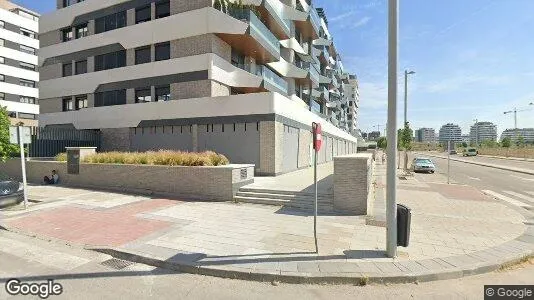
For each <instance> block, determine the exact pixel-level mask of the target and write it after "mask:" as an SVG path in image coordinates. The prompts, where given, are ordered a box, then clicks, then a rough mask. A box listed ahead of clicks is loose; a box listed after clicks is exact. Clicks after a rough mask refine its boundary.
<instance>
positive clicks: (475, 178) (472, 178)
mask: <svg viewBox="0 0 534 300" xmlns="http://www.w3.org/2000/svg"><path fill="white" fill-rule="evenodd" d="M467 177H469V179H471V180H478V181H480V178H477V177H471V176H467Z"/></svg>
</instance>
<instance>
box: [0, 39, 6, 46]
mask: <svg viewBox="0 0 534 300" xmlns="http://www.w3.org/2000/svg"><path fill="white" fill-rule="evenodd" d="M5 44H6V40H4V39H0V46H1V47H4V45H5Z"/></svg>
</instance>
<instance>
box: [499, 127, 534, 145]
mask: <svg viewBox="0 0 534 300" xmlns="http://www.w3.org/2000/svg"><path fill="white" fill-rule="evenodd" d="M517 136H522V137H523V141H525V143H534V128H517V131H516V130H515V129H506V130H505V131H503V133H502V134H501V141H502V140H503V139H504V138H506V137H508V138H510V139H511V140H512V142H516V140H517Z"/></svg>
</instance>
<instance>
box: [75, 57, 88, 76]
mask: <svg viewBox="0 0 534 300" xmlns="http://www.w3.org/2000/svg"><path fill="white" fill-rule="evenodd" d="M74 69H75V73H76V75H78V74H84V73H87V60H81V61H77V62H76V65H75V67H74Z"/></svg>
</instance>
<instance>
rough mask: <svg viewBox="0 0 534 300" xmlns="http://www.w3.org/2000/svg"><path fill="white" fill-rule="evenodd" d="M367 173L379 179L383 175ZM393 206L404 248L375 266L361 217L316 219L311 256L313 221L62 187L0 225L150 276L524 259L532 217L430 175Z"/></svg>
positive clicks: (376, 277) (374, 244)
mask: <svg viewBox="0 0 534 300" xmlns="http://www.w3.org/2000/svg"><path fill="white" fill-rule="evenodd" d="M377 172H378V174H382V175H379V176H383V175H384V174H385V172H384V165H380V164H379V165H377ZM429 178H432V179H433V180H429ZM379 180H382V179H379V178H377V182H378V181H379ZM377 185H378V186H379V188H381V189H383V188H384V187H383V186H382V185H379V184H378V183H377ZM377 195H384V193H383V192H380V193H377ZM398 197H399V202H400V203H404V204H406V205H408V206H409V207H410V208H411V209H412V214H413V215H412V230H411V240H410V246H409V247H407V248H399V257H397V258H395V259H391V258H387V257H385V253H384V248H385V236H386V230H385V228H384V227H381V226H372V225H366V221H365V218H364V217H355V216H321V217H319V219H318V236H319V253H318V254H316V253H314V240H313V225H312V224H313V217H312V216H309V215H308V214H306V213H302V212H299V211H295V210H289V209H284V208H280V207H275V206H263V205H253V204H250V205H249V204H235V203H213V202H184V201H175V200H167V199H153V198H149V197H143V196H132V195H123V194H118V193H110V192H98V191H90V190H83V189H71V188H64V187H60V186H32V187H30V199H36V200H40V201H42V202H41V203H39V204H36V205H32V206H31V208H30V210H29V211H21V210H16V209H12V210H7V211H1V212H0V224H1V225H2V226H4V227H5V228H7V229H8V230H12V231H15V232H19V233H24V234H28V235H36V236H37V237H40V238H43V239H52V240H60V241H63V242H66V243H69V244H73V245H83V246H85V247H87V248H90V249H94V250H97V251H100V252H103V253H107V254H110V255H113V256H116V257H119V258H123V259H129V260H134V261H137V262H141V263H145V264H149V265H153V266H157V267H164V268H169V269H175V270H180V271H185V272H190V273H200V274H206V275H215V276H220V277H230V278H241V279H248V280H279V281H285V282H336V283H358V282H360V281H369V282H414V281H426V280H435V279H444V278H455V277H461V276H464V275H470V274H475V273H481V272H488V271H491V270H495V269H498V268H499V267H501V266H502V265H503V264H506V263H511V262H516V261H519V260H521V259H522V258H524V257H525V256H531V255H532V254H533V251H534V228H533V226H532V224H533V223H532V222H530V223H529V222H527V221H526V220H527V218H532V212H529V211H526V210H521V209H518V208H513V207H511V206H509V205H508V204H506V203H501V202H498V201H495V200H493V199H491V198H489V197H487V196H485V195H483V194H482V193H480V192H479V191H477V190H476V189H474V188H472V187H469V186H461V185H446V184H443V182H442V180H441V179H440V177H436V176H434V177H418V176H416V177H414V178H410V179H408V180H403V181H400V182H399V190H398ZM382 201H383V200H382Z"/></svg>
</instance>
